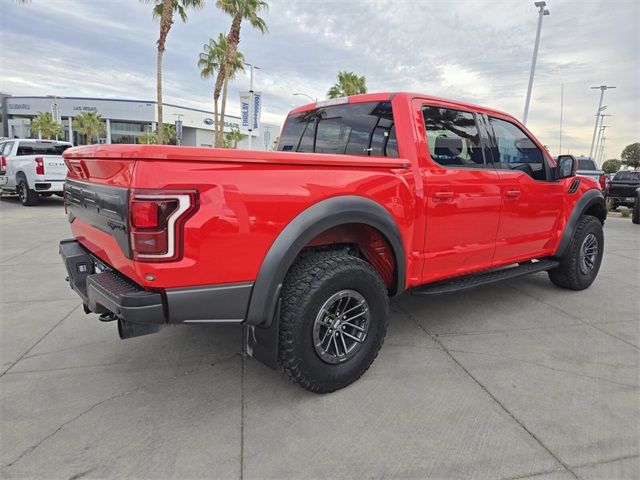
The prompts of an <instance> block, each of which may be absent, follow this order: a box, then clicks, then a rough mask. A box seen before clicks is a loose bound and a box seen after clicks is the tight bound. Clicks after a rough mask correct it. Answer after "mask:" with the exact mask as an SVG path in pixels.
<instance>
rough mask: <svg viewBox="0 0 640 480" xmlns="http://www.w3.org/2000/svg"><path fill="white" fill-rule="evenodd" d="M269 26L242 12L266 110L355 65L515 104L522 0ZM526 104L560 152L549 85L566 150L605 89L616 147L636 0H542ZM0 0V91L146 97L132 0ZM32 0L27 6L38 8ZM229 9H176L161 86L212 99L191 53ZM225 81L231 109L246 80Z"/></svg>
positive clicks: (525, 72) (317, 93)
mask: <svg viewBox="0 0 640 480" xmlns="http://www.w3.org/2000/svg"><path fill="white" fill-rule="evenodd" d="M269 3H270V6H271V8H270V10H269V13H268V14H267V15H265V19H266V21H267V24H268V26H269V31H270V33H268V34H266V35H261V34H260V33H259V32H256V31H255V30H252V29H251V28H250V27H249V26H248V25H246V24H243V26H242V31H241V42H240V50H241V51H242V52H243V53H244V55H245V57H246V59H247V61H249V62H251V63H254V64H256V65H258V66H260V67H261V69H260V70H257V71H256V75H255V88H256V89H258V90H263V91H264V94H265V99H264V100H265V109H266V112H265V119H268V120H269V121H282V120H283V119H284V116H285V115H286V112H287V111H288V110H289V109H291V108H292V107H293V106H295V105H298V104H300V103H303V102H306V100H305V99H304V98H302V97H296V96H293V95H292V94H293V93H295V92H302V93H306V94H309V95H311V96H312V97H318V98H323V97H324V96H325V95H326V92H327V90H328V88H329V87H330V86H331V85H332V83H333V82H335V77H336V73H337V72H338V71H339V70H350V71H354V72H357V73H358V74H360V75H364V76H366V78H367V84H368V86H369V90H370V91H390V90H409V91H421V92H424V93H427V94H430V95H438V96H443V97H448V98H454V99H457V100H463V101H470V102H473V103H478V104H483V105H488V106H491V107H494V108H497V109H499V110H504V111H507V112H510V113H512V114H514V115H516V116H518V117H520V116H521V115H522V110H523V107H524V97H525V94H526V88H527V82H528V76H529V69H530V66H531V55H532V51H533V41H534V37H535V30H536V23H537V18H538V17H537V12H536V9H535V7H534V6H533V4H532V1H531V2H530V1H528V0H522V1H520V0H518V1H515V0H492V2H490V3H489V2H482V1H475V0H447V1H444V0H441V1H436V0H413V1H404V0H370V1H366V0H351V1H348V2H346V1H343V0H325V1H322V2H317V1H310V0H297V1H295V2H294V1H290V0H273V1H270V2H269ZM547 3H548V7H549V9H550V10H551V15H550V16H547V17H545V18H544V23H543V28H542V37H541V44H540V52H539V57H538V66H537V69H536V78H535V83H534V89H533V96H532V101H531V109H530V113H529V124H528V126H529V128H530V129H531V130H532V131H533V132H534V133H535V134H536V135H537V136H538V137H539V138H540V139H541V141H542V142H543V143H545V144H547V145H550V146H551V151H552V152H553V153H556V152H557V150H556V149H557V147H558V144H559V125H560V121H559V120H560V118H559V110H560V88H561V87H560V86H561V84H564V100H565V102H564V127H563V132H564V140H563V150H565V151H566V150H567V149H569V150H570V151H571V152H573V153H578V154H582V153H588V150H589V147H590V144H591V135H592V132H593V125H594V121H595V117H594V114H595V110H596V107H597V102H598V94H599V92H598V91H595V90H591V89H590V88H589V87H591V86H593V85H601V84H605V83H606V84H613V85H616V86H617V87H618V88H617V89H616V90H610V91H607V93H606V98H605V103H606V104H607V105H608V110H607V112H609V113H611V114H613V115H614V116H612V117H610V118H608V119H607V123H608V124H610V125H611V128H609V129H608V130H607V144H606V145H607V147H606V150H607V155H606V156H607V157H613V156H618V155H619V153H620V151H621V150H622V148H624V146H625V145H627V144H628V143H632V142H634V141H638V140H639V139H638V132H639V131H640V125H639V123H638V122H639V119H638V111H640V105H639V99H640V74H639V72H640V66H639V60H638V59H639V58H640V36H639V33H638V29H637V19H638V18H639V17H640V3H638V2H637V1H635V0H583V1H577V0H565V1H562V2H561V1H559V0H556V1H553V0H548V1H547ZM0 9H1V10H2V11H1V12H0V22H1V27H2V33H1V34H0V48H1V50H2V52H3V54H2V74H1V76H0V90H2V91H4V92H9V93H13V94H16V95H17V94H34V95H43V94H58V95H78V96H82V95H86V96H113V97H128V98H141V99H153V98H154V97H155V40H156V39H157V35H158V24H157V23H156V22H155V21H154V20H152V18H151V6H150V5H148V4H145V3H142V2H138V1H135V0H110V1H109V2H93V1H92V2H89V1H83V0H48V1H45V0H33V2H32V3H31V4H30V5H20V4H18V3H17V2H4V3H3V4H2V5H1V6H0ZM36 12H37V14H35V13H36ZM228 27H229V18H228V17H227V16H225V15H224V14H223V13H222V12H220V11H219V10H217V9H216V8H215V6H214V2H213V1H211V0H210V1H208V2H207V4H206V6H205V8H204V9H202V10H199V11H195V12H193V11H192V12H190V13H189V21H188V23H187V24H186V25H185V24H182V23H181V22H180V21H176V23H175V24H174V27H173V28H172V31H171V33H170V35H169V40H168V44H167V52H166V54H165V63H164V65H165V66H164V71H165V76H164V87H165V99H166V101H167V102H171V103H182V104H186V105H191V106H195V107H199V108H209V105H211V102H212V100H211V91H212V87H213V85H212V81H210V80H202V79H201V78H200V75H199V71H198V68H197V66H196V60H197V56H198V53H199V52H200V50H201V49H202V45H203V44H204V43H205V42H206V41H207V40H208V39H209V38H210V37H216V36H217V35H218V33H219V32H226V31H227V29H228ZM248 83H249V79H248V74H245V75H242V74H239V75H238V76H237V79H236V81H235V82H234V83H233V84H232V85H231V88H230V92H229V98H230V104H229V109H230V111H231V112H232V113H237V102H236V100H235V99H236V98H237V94H238V91H240V90H245V89H247V88H248Z"/></svg>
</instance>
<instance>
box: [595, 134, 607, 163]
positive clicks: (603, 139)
mask: <svg viewBox="0 0 640 480" xmlns="http://www.w3.org/2000/svg"><path fill="white" fill-rule="evenodd" d="M606 140H607V137H605V136H604V134H603V135H602V143H601V144H600V155H598V157H600V160H599V161H598V162H597V163H598V164H600V162H601V161H602V160H604V158H603V157H604V142H605V141H606Z"/></svg>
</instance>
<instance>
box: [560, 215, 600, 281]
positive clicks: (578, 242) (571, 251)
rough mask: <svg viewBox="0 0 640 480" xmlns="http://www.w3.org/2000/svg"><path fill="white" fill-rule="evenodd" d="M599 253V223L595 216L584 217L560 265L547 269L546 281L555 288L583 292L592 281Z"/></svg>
mask: <svg viewBox="0 0 640 480" xmlns="http://www.w3.org/2000/svg"><path fill="white" fill-rule="evenodd" d="M603 253H604V234H603V232H602V223H600V220H598V219H597V218H596V217H593V216H591V215H584V216H582V217H581V218H580V221H579V222H578V225H577V227H576V229H575V231H574V233H573V238H572V239H571V244H570V245H569V248H568V249H567V251H566V252H565V254H564V256H563V257H562V258H561V259H560V266H559V267H557V268H554V269H553V270H549V279H550V280H551V281H552V282H553V283H554V284H555V285H557V286H558V287H562V288H568V289H571V290H584V289H585V288H587V287H589V286H590V285H591V284H592V283H593V281H594V280H595V279H596V277H597V275H598V270H600V263H601V262H602V254H603Z"/></svg>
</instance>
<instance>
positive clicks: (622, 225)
mask: <svg viewBox="0 0 640 480" xmlns="http://www.w3.org/2000/svg"><path fill="white" fill-rule="evenodd" d="M0 235H1V244H0V246H1V248H0V272H1V284H0V301H1V303H0V313H1V321H0V372H2V376H1V378H0V399H1V410H0V412H1V418H0V432H1V436H0V441H1V448H0V462H1V464H0V472H1V474H0V475H1V476H2V477H3V478H74V479H78V478H105V477H109V478H181V479H184V478H223V479H227V478H246V479H254V478H255V479H260V478H278V479H280V478H479V479H516V478H532V479H538V480H547V479H572V478H583V479H626V478H628V479H635V478H638V477H639V476H640V475H639V472H640V461H639V458H640V457H639V455H640V449H639V440H638V439H639V425H640V381H639V375H638V372H639V369H638V367H639V358H640V351H639V349H640V332H639V319H640V304H639V300H638V298H639V297H638V291H639V290H640V227H638V226H636V225H633V224H632V223H631V221H630V219H622V218H611V219H609V220H608V221H607V223H606V225H605V237H606V244H607V245H606V254H605V258H604V261H603V266H602V269H601V273H600V276H599V278H598V279H597V280H596V283H595V284H594V285H593V286H592V287H591V288H590V289H588V290H586V291H584V292H569V291H566V290H560V289H557V288H556V287H554V286H553V285H552V284H551V283H550V282H549V281H548V279H547V276H546V274H536V275H533V276H530V277H525V278H522V279H517V280H513V281H509V282H503V283H498V284H493V285H488V286H485V287H482V288H478V289H476V290H471V291H467V292H463V293H459V294H455V295H443V296H439V297H430V298H425V297H411V296H408V295H404V296H401V297H399V298H398V299H396V300H394V301H393V303H392V318H391V321H390V329H389V334H388V337H387V341H386V342H385V345H384V347H383V349H382V351H381V353H380V355H379V357H378V359H377V360H376V362H375V363H374V364H373V366H372V367H371V369H370V370H369V372H367V374H365V375H364V376H363V377H362V379H360V380H359V381H358V382H357V383H355V384H354V385H352V386H350V387H348V388H346V389H343V390H341V391H338V392H336V393H333V394H329V395H316V394H312V393H309V392H306V391H305V390H302V389H300V388H298V387H296V386H294V385H293V384H291V383H290V382H288V381H287V380H286V379H285V377H284V376H282V375H281V374H280V373H278V372H276V371H272V370H270V369H268V368H266V367H264V366H263V365H261V364H260V363H258V362H256V361H255V360H253V359H251V358H247V359H245V358H243V357H242V355H241V351H242V348H241V330H240V328H237V327H207V326H202V325H200V326H196V325H193V326H188V327H187V326H185V327H175V328H166V329H164V330H162V331H161V332H160V333H158V334H155V335H149V336H145V337H139V338H133V339H129V340H126V341H121V340H119V339H118V337H117V333H116V328H115V325H114V324H103V323H100V322H99V321H98V320H97V318H96V316H93V315H90V316H87V315H85V314H84V313H83V311H82V308H81V306H80V302H79V300H78V298H77V297H76V295H75V294H74V293H73V292H71V290H70V289H69V287H68V285H67V284H66V282H64V277H65V272H64V267H63V266H62V264H61V262H60V259H59V257H58V253H57V248H58V247H57V244H58V241H59V239H61V238H65V237H68V236H69V235H70V233H69V227H68V224H67V222H66V218H65V215H64V212H63V209H62V204H61V201H60V199H57V198H51V199H46V200H45V201H43V202H42V204H41V205H39V206H38V207H33V208H25V207H22V206H20V205H19V204H18V202H17V201H16V200H13V199H2V200H0Z"/></svg>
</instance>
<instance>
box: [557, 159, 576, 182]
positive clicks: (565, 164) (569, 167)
mask: <svg viewBox="0 0 640 480" xmlns="http://www.w3.org/2000/svg"><path fill="white" fill-rule="evenodd" d="M576 170H578V160H576V158H575V157H574V156H573V155H559V156H558V159H557V161H556V180H560V179H562V178H569V177H574V176H575V174H576Z"/></svg>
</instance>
